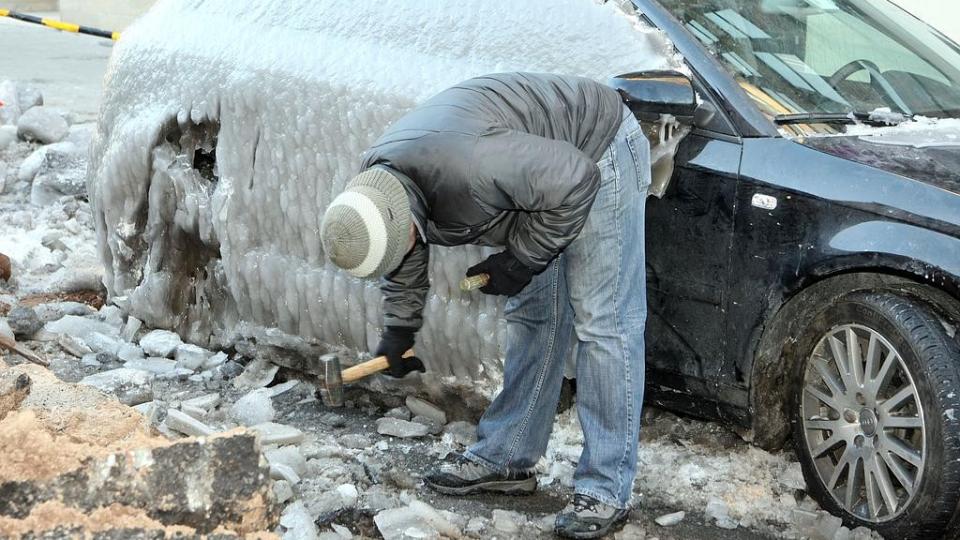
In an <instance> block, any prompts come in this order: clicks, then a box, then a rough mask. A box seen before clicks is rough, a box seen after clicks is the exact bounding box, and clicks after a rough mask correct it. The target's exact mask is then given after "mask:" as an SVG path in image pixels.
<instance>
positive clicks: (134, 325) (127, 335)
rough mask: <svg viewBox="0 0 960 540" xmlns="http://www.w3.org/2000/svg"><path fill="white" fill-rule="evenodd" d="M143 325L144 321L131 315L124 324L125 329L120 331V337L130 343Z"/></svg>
mask: <svg viewBox="0 0 960 540" xmlns="http://www.w3.org/2000/svg"><path fill="white" fill-rule="evenodd" d="M142 326H143V321H141V320H140V319H138V318H136V317H134V316H132V315H131V316H130V317H127V324H125V325H123V331H122V332H120V337H121V338H123V340H124V341H126V342H127V343H130V342H132V341H133V338H135V337H136V336H137V332H139V331H140V327H142Z"/></svg>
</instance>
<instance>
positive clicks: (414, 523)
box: [373, 501, 462, 540]
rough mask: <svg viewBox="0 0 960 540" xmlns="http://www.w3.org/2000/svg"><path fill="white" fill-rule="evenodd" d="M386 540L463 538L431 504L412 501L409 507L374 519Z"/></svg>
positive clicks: (382, 514) (394, 509)
mask: <svg viewBox="0 0 960 540" xmlns="http://www.w3.org/2000/svg"><path fill="white" fill-rule="evenodd" d="M373 521H374V523H376V525H377V530H379V531H380V534H382V535H383V538H384V540H402V539H406V538H410V537H411V536H413V537H417V538H438V537H444V536H445V537H450V538H459V537H460V536H462V535H461V534H460V530H459V529H457V527H456V526H454V525H453V524H452V523H450V522H449V521H447V520H446V518H444V517H443V516H442V515H441V514H440V513H439V512H437V511H436V510H435V509H434V508H433V507H431V506H430V505H429V504H427V503H424V502H421V501H412V502H411V503H410V505H409V506H406V507H402V508H392V509H390V510H384V511H382V512H380V513H378V514H377V515H376V516H374V518H373Z"/></svg>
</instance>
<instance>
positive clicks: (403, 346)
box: [376, 326, 427, 379]
mask: <svg viewBox="0 0 960 540" xmlns="http://www.w3.org/2000/svg"><path fill="white" fill-rule="evenodd" d="M416 333H417V332H416V330H414V329H413V328H405V327H402V326H388V327H387V328H386V329H385V330H384V331H383V335H382V336H380V344H379V345H377V352H376V355H377V356H386V357H387V362H388V363H389V364H390V369H389V370H388V371H387V373H389V374H390V376H391V377H396V378H398V379H400V378H403V377H404V376H406V375H407V374H408V373H410V372H411V371H419V372H421V373H424V372H426V371H427V368H425V367H424V366H423V362H421V361H420V359H419V358H417V357H416V356H411V357H409V358H404V357H403V353H405V352H407V351H408V350H410V349H412V348H413V343H414V341H415V336H416Z"/></svg>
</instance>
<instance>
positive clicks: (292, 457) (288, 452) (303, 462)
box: [263, 446, 307, 476]
mask: <svg viewBox="0 0 960 540" xmlns="http://www.w3.org/2000/svg"><path fill="white" fill-rule="evenodd" d="M263 454H264V456H266V458H267V461H268V462H269V463H270V464H271V465H286V466H287V467H290V468H291V469H293V470H294V472H296V473H297V474H298V475H300V476H303V475H304V474H306V473H307V459H306V458H305V457H303V454H301V453H300V450H299V449H298V448H297V447H296V446H281V447H279V448H268V449H266V450H264V452H263Z"/></svg>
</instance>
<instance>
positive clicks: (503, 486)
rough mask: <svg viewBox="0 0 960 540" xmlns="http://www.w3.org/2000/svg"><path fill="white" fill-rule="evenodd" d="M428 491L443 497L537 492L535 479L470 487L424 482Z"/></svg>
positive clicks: (488, 483)
mask: <svg viewBox="0 0 960 540" xmlns="http://www.w3.org/2000/svg"><path fill="white" fill-rule="evenodd" d="M424 483H425V484H426V485H427V486H429V487H430V489H432V490H434V491H437V492H439V493H443V494H444V495H473V494H476V493H500V494H503V495H530V494H532V493H533V492H535V491H537V479H536V478H527V479H525V480H505V481H498V482H484V483H482V484H474V485H472V486H464V487H451V486H441V485H437V484H433V483H431V482H429V481H425V482H424Z"/></svg>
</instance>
